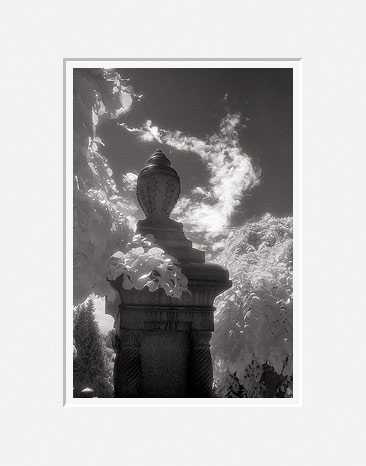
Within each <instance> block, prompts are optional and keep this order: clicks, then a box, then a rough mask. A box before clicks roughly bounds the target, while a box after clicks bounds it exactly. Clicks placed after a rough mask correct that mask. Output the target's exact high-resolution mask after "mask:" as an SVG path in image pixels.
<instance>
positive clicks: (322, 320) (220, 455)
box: [0, 0, 366, 466]
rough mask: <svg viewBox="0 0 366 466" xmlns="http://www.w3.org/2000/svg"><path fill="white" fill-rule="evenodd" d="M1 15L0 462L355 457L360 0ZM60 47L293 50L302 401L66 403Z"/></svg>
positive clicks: (156, 52) (360, 335) (75, 6)
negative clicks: (299, 115)
mask: <svg viewBox="0 0 366 466" xmlns="http://www.w3.org/2000/svg"><path fill="white" fill-rule="evenodd" d="M0 21H1V24H0V34H1V44H2V50H5V53H4V52H3V54H2V57H3V59H2V73H1V90H2V93H1V104H2V105H1V109H2V111H1V119H2V141H1V145H2V161H3V165H2V174H3V176H2V180H1V188H2V201H3V202H2V241H1V245H2V256H1V257H2V258H3V263H2V272H3V278H2V285H3V286H2V287H1V288H2V295H1V296H2V303H3V304H2V314H1V328H2V335H1V338H0V345H1V352H0V360H1V384H0V391H1V392H0V395H1V407H2V409H1V413H0V416H1V417H0V419H1V420H0V428H1V431H2V432H1V436H0V438H1V443H2V445H1V449H0V464H2V465H4V466H13V465H14V466H23V465H24V466H28V465H37V466H43V465H47V466H48V465H52V466H53V465H55V466H58V465H70V466H73V465H78V466H79V465H84V464H87V465H88V466H93V465H106V464H112V462H113V463H114V464H123V465H128V466H140V465H145V464H153V465H155V464H157V465H159V466H165V465H169V466H170V465H177V466H181V465H187V464H190V465H206V464H207V465H215V466H216V465H223V464H228V465H235V466H236V465H242V464H245V463H247V464H249V462H252V463H253V464H256V465H262V464H263V465H267V464H271V465H282V466H283V465H285V466H287V465H324V464H332V465H334V464H335V465H337V464H339V465H343V464H348V465H350V466H353V465H363V464H365V463H366V459H365V455H364V452H363V449H364V448H363V442H364V438H365V423H364V419H365V414H366V413H365V408H364V402H363V391H364V382H365V376H364V365H365V363H366V357H365V355H366V348H365V337H364V328H365V315H364V304H363V295H362V291H363V284H364V276H365V272H364V268H363V264H364V262H365V260H364V259H365V254H364V246H363V244H364V239H363V237H364V231H363V228H362V223H361V222H362V216H363V215H362V212H363V210H364V209H363V202H362V201H363V199H364V197H365V194H364V182H363V179H364V172H363V170H362V168H363V164H362V162H363V161H364V157H365V156H364V153H365V149H364V134H365V130H364V126H365V116H364V112H365V110H364V109H365V104H366V102H365V100H366V98H365V88H364V86H365V82H366V79H365V78H366V76H365V74H366V73H365V62H364V56H363V55H364V42H365V32H364V14H363V11H362V2H361V1H360V2H357V1H348V2H340V1H332V2H330V1H329V2H327V1H324V2H319V1H307V2H301V3H300V2H294V1H293V0H292V1H283V2H281V1H277V2H273V1H262V2H253V1H250V2H244V1H241V2H234V1H226V2H220V3H219V2H214V1H210V2H205V3H204V2H200V3H199V2H197V1H189V0H186V1H185V2H180V3H179V4H178V3H177V4H176V5H174V4H173V2H172V1H156V2H146V1H139V2H135V3H134V2H129V3H127V2H121V1H119V2H112V1H111V2H104V3H101V2H100V3H98V2H93V1H88V2H78V3H76V2H73V3H72V4H70V5H67V6H65V5H64V4H62V3H61V2H59V3H58V4H56V3H52V2H40V1H36V0H35V1H33V2H25V1H22V2H18V3H15V2H14V3H13V4H10V3H9V4H8V5H7V6H6V7H3V12H2V15H1V19H0ZM64 57H75V58H78V57H87V58H119V57H125V58H129V57H131V58H137V57H138V58H148V57H161V58H164V57H186V58H199V57H211V58H220V57H230V58H236V57H237V58H240V57H245V58H294V57H301V58H302V59H303V61H302V67H303V178H302V182H303V407H302V408H284V407H281V408H249V407H248V408H241V409H239V408H236V407H233V408H115V407H108V408H63V407H62V391H63V357H62V348H63V312H62V295H63V288H62V269H63V251H62V245H63V241H62V234H63V218H62V203H63V193H62V170H63V164H62V161H63V157H62V134H63V111H62V110H63V109H62V102H63V98H62V59H63V58H64Z"/></svg>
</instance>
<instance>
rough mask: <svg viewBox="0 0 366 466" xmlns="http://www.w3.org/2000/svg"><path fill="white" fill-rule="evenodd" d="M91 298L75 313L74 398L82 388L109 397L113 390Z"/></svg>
mask: <svg viewBox="0 0 366 466" xmlns="http://www.w3.org/2000/svg"><path fill="white" fill-rule="evenodd" d="M94 312H95V307H94V302H93V300H92V299H89V300H88V301H87V302H86V303H85V304H82V305H79V306H77V307H76V308H75V310H74V341H75V346H76V349H77V355H76V357H75V359H74V396H75V397H77V396H78V395H79V394H80V392H81V390H83V389H84V388H87V387H88V388H92V389H93V390H94V394H95V395H96V396H98V397H111V396H113V395H112V392H113V388H112V384H111V380H110V379H111V374H110V370H109V365H108V361H107V360H106V357H105V351H104V344H103V336H102V334H101V332H100V330H99V326H98V323H97V321H96V320H95V314H94Z"/></svg>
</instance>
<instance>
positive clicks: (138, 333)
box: [111, 150, 231, 398]
mask: <svg viewBox="0 0 366 466" xmlns="http://www.w3.org/2000/svg"><path fill="white" fill-rule="evenodd" d="M179 194H180V178H179V176H178V174H177V172H176V171H175V170H174V169H173V168H172V167H171V163H170V161H169V159H168V158H167V157H166V156H165V155H164V154H163V153H162V151H161V150H158V151H157V152H156V153H155V154H154V155H153V156H152V157H150V159H149V160H148V163H147V166H146V167H145V168H144V169H143V170H142V171H141V173H140V174H139V177H138V180H137V199H138V201H139V204H140V206H141V208H142V210H143V212H144V214H145V216H146V219H144V220H140V221H139V222H138V224H137V229H136V233H137V234H141V235H143V236H145V235H147V234H152V235H153V236H154V238H155V243H156V244H158V245H159V246H160V247H161V248H162V249H163V250H164V251H165V252H166V253H168V254H170V255H172V256H174V257H175V258H176V259H177V260H178V262H179V266H180V267H181V269H182V272H183V273H184V275H185V276H186V277H187V278H188V288H189V290H190V292H191V294H189V293H183V295H182V297H181V298H180V299H177V298H173V297H169V296H167V295H166V294H165V292H164V290H162V289H158V290H157V291H155V292H154V293H151V292H149V291H148V289H147V288H144V289H143V290H141V291H138V290H135V289H132V290H125V289H123V288H122V277H119V278H117V279H116V280H115V281H114V282H111V284H112V286H114V288H115V289H116V290H117V291H118V293H119V296H120V299H121V304H120V308H119V321H118V328H117V329H116V338H115V351H116V361H115V373H114V390H115V397H116V398H126V397H136V398H138V397H140V398H152V397H156V398H180V397H197V398H206V397H210V396H211V394H212V382H213V380H212V360H211V352H210V339H211V336H212V332H213V331H214V307H213V301H214V299H215V297H216V296H217V295H218V294H220V293H222V292H223V291H225V290H227V289H228V288H230V286H231V281H230V280H229V275H228V271H227V270H226V269H224V268H222V267H220V266H219V265H216V264H213V263H208V262H205V253H204V252H203V251H199V250H197V249H194V248H193V247H192V242H191V241H189V240H188V239H187V238H186V236H185V234H184V232H183V225H182V224H181V223H179V222H175V221H174V220H172V219H170V218H169V216H170V213H171V212H172V210H173V208H174V206H175V204H176V203H177V200H178V197H179Z"/></svg>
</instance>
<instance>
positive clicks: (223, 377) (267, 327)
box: [212, 214, 293, 397]
mask: <svg viewBox="0 0 366 466" xmlns="http://www.w3.org/2000/svg"><path fill="white" fill-rule="evenodd" d="M292 228H293V227H292V218H276V217H273V216H271V215H270V214H266V215H265V216H264V217H263V218H262V219H260V220H259V221H257V222H252V223H248V224H247V225H245V226H244V227H242V228H241V229H239V230H237V231H235V232H232V233H231V234H230V236H229V237H228V239H227V240H226V247H225V249H224V251H223V252H222V253H221V254H220V256H219V257H218V261H219V262H220V263H221V264H222V265H224V266H226V267H228V269H229V271H230V275H231V278H232V280H233V286H232V288H231V289H230V290H227V291H226V292H225V293H223V294H222V295H220V296H219V297H218V298H217V299H216V302H215V305H216V308H217V311H216V313H215V332H214V335H213V338H212V354H213V359H214V377H215V381H216V386H217V387H221V389H222V387H223V386H225V385H226V386H229V385H230V380H231V379H230V378H232V376H233V374H235V377H236V378H237V379H238V381H239V382H240V385H241V386H243V387H244V388H243V390H244V391H243V393H246V395H247V396H250V397H262V396H264V393H266V390H265V388H266V387H265V386H264V387H263V386H262V385H263V383H264V380H263V373H264V372H268V370H269V369H268V368H272V369H273V371H274V373H276V374H278V375H281V376H282V378H283V380H282V382H283V383H285V385H286V387H285V392H286V393H288V394H289V393H292V392H291V383H292V333H293V332H292V325H293V323H292V310H293V294H292V293H293V291H292V281H293V267H292V261H293V240H292V235H293V231H292ZM239 382H238V383H239ZM282 382H281V383H282ZM287 389H289V390H288V391H287ZM267 392H268V391H267Z"/></svg>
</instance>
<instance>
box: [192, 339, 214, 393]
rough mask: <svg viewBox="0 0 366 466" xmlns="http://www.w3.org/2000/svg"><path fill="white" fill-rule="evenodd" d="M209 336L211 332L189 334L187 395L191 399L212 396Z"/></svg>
mask: <svg viewBox="0 0 366 466" xmlns="http://www.w3.org/2000/svg"><path fill="white" fill-rule="evenodd" d="M211 336H212V333H211V332H202V331H192V332H191V352H190V361H189V394H190V397H192V398H210V397H211V394H212V384H213V372H212V358H211V351H210V340H211Z"/></svg>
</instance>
